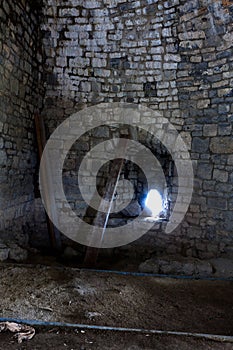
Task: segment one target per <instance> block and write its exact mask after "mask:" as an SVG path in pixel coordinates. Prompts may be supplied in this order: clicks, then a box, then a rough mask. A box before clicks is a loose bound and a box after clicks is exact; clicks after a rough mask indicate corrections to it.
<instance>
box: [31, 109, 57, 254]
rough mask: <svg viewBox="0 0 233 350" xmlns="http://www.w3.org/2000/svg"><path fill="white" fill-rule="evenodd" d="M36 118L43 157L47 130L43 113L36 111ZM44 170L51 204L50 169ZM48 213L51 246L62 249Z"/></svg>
mask: <svg viewBox="0 0 233 350" xmlns="http://www.w3.org/2000/svg"><path fill="white" fill-rule="evenodd" d="M34 119H35V127H36V138H37V145H38V153H39V158H40V159H41V157H42V154H43V150H44V147H45V145H46V132H45V125H44V120H43V118H42V116H41V115H39V114H38V113H36V114H35V115H34ZM41 170H42V177H43V186H45V191H44V193H45V195H46V203H50V204H51V198H50V196H51V195H52V189H51V188H50V187H51V186H49V182H48V177H49V173H48V169H44V168H43V169H41ZM45 214H46V222H47V227H48V233H49V238H50V244H51V247H52V248H53V249H54V250H60V249H61V238H60V233H59V232H58V230H57V229H56V227H55V226H54V224H53V222H52V221H51V220H50V218H49V216H48V215H47V213H46V212H45Z"/></svg>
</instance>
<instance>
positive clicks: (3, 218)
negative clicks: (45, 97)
mask: <svg viewBox="0 0 233 350" xmlns="http://www.w3.org/2000/svg"><path fill="white" fill-rule="evenodd" d="M34 5H35V4H34ZM38 47H39V37H38V16H37V13H36V9H34V7H31V5H30V4H29V2H28V1H24V0H22V1H21V0H15V1H14V0H11V1H7V0H3V1H1V4H0V77H1V78H0V236H1V237H0V238H1V240H4V241H5V240H7V241H14V242H18V243H20V244H25V243H26V242H27V240H28V232H29V231H30V229H31V228H32V227H34V206H33V205H34V177H35V168H36V163H37V156H36V143H35V129H34V119H33V113H34V111H35V109H39V108H41V105H42V94H43V91H42V86H41V85H40V83H39V80H40V75H41V73H42V72H41V68H40V64H41V57H42V56H41V55H40V54H39V53H38ZM40 96H41V97H40Z"/></svg>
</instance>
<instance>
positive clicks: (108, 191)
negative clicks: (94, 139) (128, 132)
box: [84, 140, 128, 267]
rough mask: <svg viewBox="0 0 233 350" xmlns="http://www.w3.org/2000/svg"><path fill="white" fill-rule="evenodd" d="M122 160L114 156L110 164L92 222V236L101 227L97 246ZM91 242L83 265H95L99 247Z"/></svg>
mask: <svg viewBox="0 0 233 350" xmlns="http://www.w3.org/2000/svg"><path fill="white" fill-rule="evenodd" d="M122 142H123V147H124V151H125V150H126V147H127V143H128V141H127V140H122ZM124 162H125V160H124V159H123V158H116V159H114V160H113V162H112V166H111V169H110V172H109V177H108V180H107V183H106V187H105V193H104V195H103V197H102V200H101V202H100V205H99V208H98V212H97V215H96V218H95V220H94V223H93V224H94V227H93V236H94V234H95V229H96V227H100V226H101V227H103V230H102V235H101V238H100V242H99V246H101V243H102V241H103V238H104V234H105V230H106V227H107V224H108V219H109V215H110V212H111V208H112V204H113V199H114V195H115V193H116V189H117V185H118V181H119V178H120V174H121V170H122V168H123V165H124ZM106 200H107V201H108V202H109V205H108V210H107V213H106V204H105V203H106V202H105V201H106ZM91 243H92V242H90V247H88V248H87V250H86V255H85V258H84V266H85V267H94V266H95V265H96V262H97V258H98V255H99V248H94V247H91Z"/></svg>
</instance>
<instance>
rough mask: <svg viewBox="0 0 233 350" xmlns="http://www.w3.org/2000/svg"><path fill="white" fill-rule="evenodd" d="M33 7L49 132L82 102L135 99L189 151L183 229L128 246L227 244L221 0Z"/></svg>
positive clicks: (226, 27) (228, 133)
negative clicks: (38, 18) (164, 121)
mask: <svg viewBox="0 0 233 350" xmlns="http://www.w3.org/2000/svg"><path fill="white" fill-rule="evenodd" d="M43 11H44V21H43V23H42V25H41V29H42V32H43V38H44V39H43V44H44V51H45V65H44V70H45V81H46V97H45V100H44V109H43V115H44V117H45V120H46V124H47V127H48V129H49V131H50V132H52V131H53V130H54V128H55V127H56V126H57V125H59V124H60V122H61V121H62V120H64V119H65V118H66V117H68V116H69V115H70V114H71V113H73V112H76V111H77V110H79V109H82V108H84V107H86V106H89V105H93V104H97V103H100V102H112V101H120V102H131V103H136V104H138V103H140V104H144V105H146V106H148V107H150V108H152V109H154V110H156V111H157V112H158V113H160V115H161V116H164V117H166V118H168V119H169V121H170V122H171V123H172V124H173V125H174V126H175V127H176V128H177V130H178V131H179V132H180V134H181V135H182V137H183V138H184V139H185V140H186V143H187V146H188V148H189V150H190V154H191V158H192V159H193V161H194V166H195V186H194V194H193V198H192V202H191V205H190V208H189V211H188V212H187V214H186V216H185V219H184V221H183V223H182V224H181V225H180V226H179V227H178V229H176V230H175V231H174V232H173V233H172V234H171V235H165V234H164V231H163V229H161V230H160V231H152V232H150V233H148V234H147V235H146V236H145V237H143V238H142V239H140V240H139V241H138V242H136V243H135V245H133V246H134V247H137V248H135V249H140V247H141V248H143V247H144V248H145V247H150V251H151V252H153V251H155V252H156V251H158V250H160V251H161V252H163V253H164V252H166V253H181V254H183V255H187V256H197V257H200V258H211V257H214V256H217V255H219V254H220V253H221V252H223V251H224V250H226V249H227V247H230V246H231V245H232V244H233V237H232V228H233V214H232V208H233V207H232V205H233V197H232V189H233V138H232V124H233V107H232V102H233V69H232V66H233V60H232V57H233V55H232V42H233V33H232V13H233V12H232V11H233V6H232V4H231V1H220V0H215V1H214V0H212V1H211V0H200V1H197V0H194V1H183V0H173V1H158V0H138V1H123V0H85V1H81V0H80V1H74V0H67V1H64V0H49V1H44V7H43ZM89 142H90V143H89V144H88V145H87V148H88V149H89V148H90V147H91V140H90V141H89ZM176 191H177V188H176V186H174V198H175V196H176ZM132 249H133V248H132Z"/></svg>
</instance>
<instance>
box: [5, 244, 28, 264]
mask: <svg viewBox="0 0 233 350" xmlns="http://www.w3.org/2000/svg"><path fill="white" fill-rule="evenodd" d="M9 248H10V252H9V259H12V260H15V261H17V262H21V261H25V260H27V257H28V252H27V250H26V249H23V248H21V247H19V246H18V245H16V244H13V243H12V244H9Z"/></svg>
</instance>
